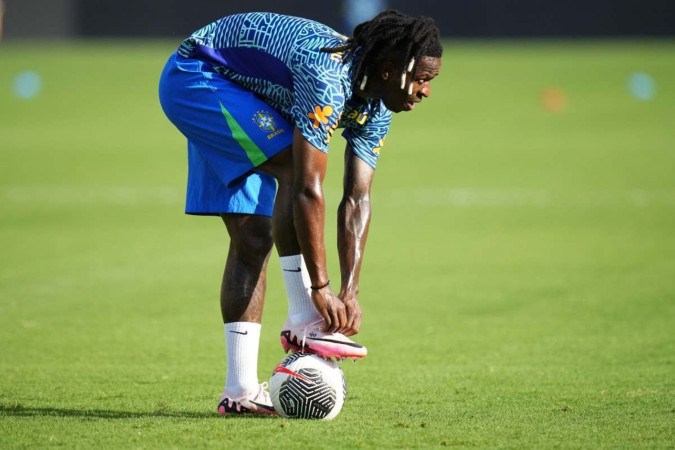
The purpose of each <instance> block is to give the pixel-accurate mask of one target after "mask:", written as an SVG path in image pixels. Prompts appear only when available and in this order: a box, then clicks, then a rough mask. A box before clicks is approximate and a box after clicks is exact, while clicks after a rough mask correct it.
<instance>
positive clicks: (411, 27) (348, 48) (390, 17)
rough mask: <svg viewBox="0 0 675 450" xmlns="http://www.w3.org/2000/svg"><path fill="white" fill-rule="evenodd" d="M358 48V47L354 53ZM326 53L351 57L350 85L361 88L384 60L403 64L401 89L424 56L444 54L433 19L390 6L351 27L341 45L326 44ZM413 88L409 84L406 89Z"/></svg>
mask: <svg viewBox="0 0 675 450" xmlns="http://www.w3.org/2000/svg"><path fill="white" fill-rule="evenodd" d="M357 50H359V51H358V52H357ZM321 51H322V52H327V53H344V55H343V57H342V61H343V62H344V63H347V62H349V61H350V60H351V59H352V58H354V78H353V81H352V87H353V88H354V89H356V88H360V89H361V90H363V89H364V88H365V87H366V84H367V83H368V77H369V76H370V77H373V76H374V75H375V70H376V69H377V67H378V65H379V64H380V63H382V62H383V61H384V60H386V59H391V58H401V60H400V61H395V62H396V63H397V64H401V66H402V72H403V73H402V75H401V89H405V88H406V86H405V80H406V75H407V74H408V73H411V72H412V73H415V69H417V65H418V64H419V61H420V59H421V58H422V57H423V56H431V57H435V58H440V57H441V56H442V54H443V47H442V46H441V39H440V33H439V31H438V27H437V26H436V24H435V23H434V20H433V19H431V18H429V17H423V16H420V17H412V16H408V15H406V14H403V13H400V12H398V11H396V10H393V9H388V10H386V11H383V12H381V13H380V14H378V15H377V16H375V17H374V18H373V19H371V20H369V21H367V22H363V23H361V24H359V25H357V26H356V28H354V33H353V36H352V37H350V38H348V39H347V41H346V42H345V43H344V45H340V46H338V47H325V48H322V49H321ZM411 88H412V83H410V84H409V86H408V90H410V89H411Z"/></svg>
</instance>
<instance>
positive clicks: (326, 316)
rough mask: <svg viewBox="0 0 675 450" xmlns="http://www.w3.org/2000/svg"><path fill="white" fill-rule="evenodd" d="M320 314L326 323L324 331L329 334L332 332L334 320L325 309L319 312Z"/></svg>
mask: <svg viewBox="0 0 675 450" xmlns="http://www.w3.org/2000/svg"><path fill="white" fill-rule="evenodd" d="M319 314H321V317H323V322H324V326H323V331H326V332H328V330H330V328H331V326H332V325H333V319H332V318H331V316H330V314H329V313H328V311H326V310H325V309H323V310H321V311H319Z"/></svg>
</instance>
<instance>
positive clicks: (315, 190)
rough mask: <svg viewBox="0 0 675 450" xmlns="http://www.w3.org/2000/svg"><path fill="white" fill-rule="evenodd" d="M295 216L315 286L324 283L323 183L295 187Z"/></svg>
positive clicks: (325, 270)
mask: <svg viewBox="0 0 675 450" xmlns="http://www.w3.org/2000/svg"><path fill="white" fill-rule="evenodd" d="M293 218H294V222H295V231H296V234H297V237H298V243H299V244H300V249H301V250H302V255H303V257H304V259H305V264H306V265H307V271H308V272H309V277H310V280H311V282H312V286H323V285H325V284H326V283H327V282H328V280H329V278H328V271H327V269H326V247H325V244H324V224H325V202H324V197H323V190H322V188H321V186H320V185H319V186H301V187H297V188H296V190H295V193H294V197H293Z"/></svg>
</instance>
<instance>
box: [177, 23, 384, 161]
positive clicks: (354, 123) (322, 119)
mask: <svg viewBox="0 0 675 450" xmlns="http://www.w3.org/2000/svg"><path fill="white" fill-rule="evenodd" d="M345 41H346V37H344V36H342V35H340V34H339V33H337V32H336V31H334V30H332V29H331V28H329V27H327V26H326V25H322V24H320V23H318V22H314V21H312V20H308V19H302V18H299V17H291V16H284V15H280V14H273V13H246V14H235V15H232V16H227V17H224V18H222V19H220V20H217V21H215V22H213V23H211V24H209V25H207V26H205V27H204V28H202V29H200V30H197V31H195V32H194V33H193V34H192V35H191V36H190V37H189V38H188V39H186V40H185V41H183V42H182V44H181V45H180V47H179V48H178V54H179V55H180V56H183V57H185V58H193V59H198V60H200V61H204V62H206V63H208V64H210V65H211V66H212V67H213V68H214V70H215V71H216V72H217V73H219V74H220V75H222V76H224V77H227V78H228V79H230V80H232V81H234V82H236V83H238V84H240V85H241V86H243V87H244V88H246V89H248V90H250V91H252V92H254V93H256V94H257V95H258V96H260V97H261V98H262V99H263V100H264V101H265V102H267V103H268V104H269V105H270V106H272V107H273V108H275V109H276V110H278V111H279V112H280V113H281V114H282V115H284V117H286V119H287V120H289V122H291V123H293V124H294V125H295V126H296V127H297V128H298V129H299V130H300V132H301V133H302V135H303V136H304V137H305V139H307V140H308V141H309V142H310V143H311V144H312V145H314V146H315V147H317V148H318V149H319V150H321V151H323V152H328V143H329V141H330V139H331V137H332V135H333V132H334V131H335V129H336V128H338V127H340V128H344V129H345V130H344V132H343V133H342V136H344V137H345V139H346V140H347V142H348V143H349V144H350V145H351V147H352V149H353V151H354V153H355V154H356V155H357V156H358V157H359V158H361V159H362V160H363V161H365V162H366V163H367V164H368V165H369V166H370V167H372V168H373V169H374V168H375V166H376V163H377V159H378V157H379V155H380V148H381V147H382V145H383V143H384V138H385V136H386V134H387V132H388V131H389V126H390V124H391V111H389V110H388V109H387V108H386V107H385V106H384V104H383V103H382V102H381V101H380V100H373V99H370V100H368V99H363V98H358V97H354V96H353V95H352V79H353V76H354V74H353V70H352V64H351V60H350V61H349V62H347V63H346V64H345V63H343V62H342V54H339V53H327V52H322V51H321V49H322V48H325V47H329V48H331V47H338V46H340V45H343V44H344V43H345Z"/></svg>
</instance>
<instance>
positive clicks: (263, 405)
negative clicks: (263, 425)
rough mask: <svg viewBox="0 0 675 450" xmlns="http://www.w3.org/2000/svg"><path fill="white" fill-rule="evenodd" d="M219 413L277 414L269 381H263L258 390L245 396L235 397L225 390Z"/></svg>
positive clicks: (224, 414) (227, 414)
mask: <svg viewBox="0 0 675 450" xmlns="http://www.w3.org/2000/svg"><path fill="white" fill-rule="evenodd" d="M218 414H219V415H221V416H230V415H238V414H261V415H275V416H276V415H277V412H276V411H275V410H274V406H272V399H271V398H270V394H269V392H267V383H262V384H261V385H260V387H259V388H258V391H257V392H253V393H251V394H249V395H245V396H244V397H241V398H237V399H233V398H230V397H229V396H228V395H227V394H226V393H225V392H223V395H222V396H221V397H220V402H219V403H218Z"/></svg>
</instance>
